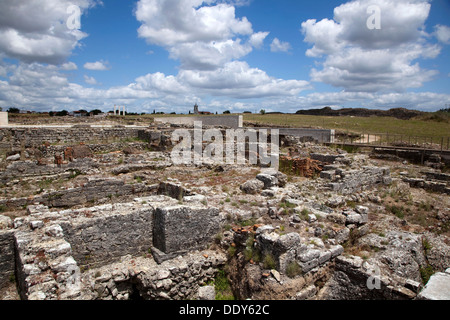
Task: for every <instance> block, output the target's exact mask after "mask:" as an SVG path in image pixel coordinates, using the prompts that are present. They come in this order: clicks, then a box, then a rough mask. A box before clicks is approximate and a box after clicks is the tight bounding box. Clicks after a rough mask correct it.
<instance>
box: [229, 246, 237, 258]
mask: <svg viewBox="0 0 450 320" xmlns="http://www.w3.org/2000/svg"><path fill="white" fill-rule="evenodd" d="M227 253H228V256H229V257H234V255H235V254H236V248H235V247H233V246H230V247H229V248H228V250H227Z"/></svg>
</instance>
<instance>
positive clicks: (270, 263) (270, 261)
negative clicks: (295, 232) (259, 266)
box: [263, 253, 277, 269]
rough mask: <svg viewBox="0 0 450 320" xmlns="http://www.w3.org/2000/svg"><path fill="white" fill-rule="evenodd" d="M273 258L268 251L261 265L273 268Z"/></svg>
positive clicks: (274, 265) (274, 266) (274, 264)
mask: <svg viewBox="0 0 450 320" xmlns="http://www.w3.org/2000/svg"><path fill="white" fill-rule="evenodd" d="M276 266H277V265H276V263H275V258H274V257H273V255H272V254H270V253H268V254H266V255H265V256H264V259H263V267H264V269H275V268H276Z"/></svg>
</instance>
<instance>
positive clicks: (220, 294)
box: [214, 270, 235, 300]
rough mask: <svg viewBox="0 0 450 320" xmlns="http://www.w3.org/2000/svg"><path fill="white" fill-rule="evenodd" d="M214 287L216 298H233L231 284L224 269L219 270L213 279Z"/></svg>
mask: <svg viewBox="0 0 450 320" xmlns="http://www.w3.org/2000/svg"><path fill="white" fill-rule="evenodd" d="M214 287H215V289H216V300H235V298H234V296H233V292H232V291H231V285H230V282H229V281H228V278H227V275H226V273H225V271H224V270H219V272H218V273H217V275H216V278H215V279H214Z"/></svg>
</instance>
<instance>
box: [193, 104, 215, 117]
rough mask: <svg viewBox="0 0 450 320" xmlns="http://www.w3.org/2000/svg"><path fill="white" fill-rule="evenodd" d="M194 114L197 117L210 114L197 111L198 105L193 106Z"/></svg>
mask: <svg viewBox="0 0 450 320" xmlns="http://www.w3.org/2000/svg"><path fill="white" fill-rule="evenodd" d="M194 114H197V115H210V114H212V113H211V112H208V111H199V110H198V105H197V104H195V106H194Z"/></svg>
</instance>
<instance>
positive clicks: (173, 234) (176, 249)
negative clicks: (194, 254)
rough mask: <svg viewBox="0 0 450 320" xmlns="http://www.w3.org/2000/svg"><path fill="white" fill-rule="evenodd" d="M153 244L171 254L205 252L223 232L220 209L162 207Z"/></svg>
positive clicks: (158, 209)
mask: <svg viewBox="0 0 450 320" xmlns="http://www.w3.org/2000/svg"><path fill="white" fill-rule="evenodd" d="M153 227H154V230H153V233H154V238H153V244H154V247H155V248H156V249H158V250H159V251H161V252H163V253H164V254H166V255H167V254H168V255H169V257H170V256H172V255H173V254H176V255H178V254H180V253H183V252H187V251H189V250H192V249H204V248H205V246H206V245H208V244H209V243H211V242H212V240H213V239H214V236H216V235H217V233H218V232H219V230H220V218H219V209H217V208H208V207H196V206H189V207H188V206H175V207H161V208H157V209H156V211H155V219H154V226H153Z"/></svg>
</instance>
